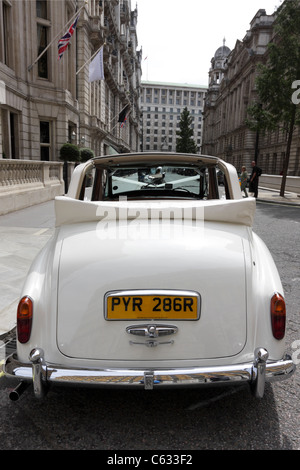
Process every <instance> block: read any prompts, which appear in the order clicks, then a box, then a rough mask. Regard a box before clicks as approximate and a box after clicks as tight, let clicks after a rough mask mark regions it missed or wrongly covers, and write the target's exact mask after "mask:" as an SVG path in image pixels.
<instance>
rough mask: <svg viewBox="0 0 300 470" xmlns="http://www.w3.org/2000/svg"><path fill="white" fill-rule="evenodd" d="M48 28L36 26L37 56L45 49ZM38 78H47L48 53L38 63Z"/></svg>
mask: <svg viewBox="0 0 300 470" xmlns="http://www.w3.org/2000/svg"><path fill="white" fill-rule="evenodd" d="M47 30H48V28H47V27H46V26H43V25H41V24H39V23H38V24H37V47H38V51H37V53H38V56H39V55H40V54H41V53H42V52H43V50H44V49H45V47H47V36H48V32H47ZM38 76H39V77H40V78H48V51H46V52H45V53H44V54H43V55H42V57H41V58H40V59H39V61H38Z"/></svg>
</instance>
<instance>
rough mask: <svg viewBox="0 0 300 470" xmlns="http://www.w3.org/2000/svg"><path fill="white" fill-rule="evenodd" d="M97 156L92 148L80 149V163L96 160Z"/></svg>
mask: <svg viewBox="0 0 300 470" xmlns="http://www.w3.org/2000/svg"><path fill="white" fill-rule="evenodd" d="M94 156H95V154H94V152H93V150H91V149H90V148H85V147H84V148H82V149H80V161H82V162H87V161H88V160H90V159H91V158H94Z"/></svg>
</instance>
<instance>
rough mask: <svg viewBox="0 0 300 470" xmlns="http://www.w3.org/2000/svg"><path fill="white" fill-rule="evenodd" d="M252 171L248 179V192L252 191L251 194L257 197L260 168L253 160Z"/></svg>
mask: <svg viewBox="0 0 300 470" xmlns="http://www.w3.org/2000/svg"><path fill="white" fill-rule="evenodd" d="M251 166H252V173H251V176H250V181H249V192H250V193H254V194H253V196H254V197H255V198H257V196H258V179H259V177H260V175H261V169H260V168H259V167H258V166H257V165H256V163H255V162H254V161H253V162H251Z"/></svg>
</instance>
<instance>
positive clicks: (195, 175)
mask: <svg viewBox="0 0 300 470" xmlns="http://www.w3.org/2000/svg"><path fill="white" fill-rule="evenodd" d="M107 176H108V178H107V182H106V185H105V191H104V199H115V198H118V197H121V196H127V197H132V198H145V197H160V198H161V197H167V198H170V197H171V198H172V197H175V198H178V197H180V198H182V197H183V198H186V197H188V198H198V199H200V198H204V197H206V189H207V183H206V181H207V177H206V172H205V169H201V170H199V169H197V170H195V169H193V168H187V167H183V166H165V165H161V166H154V167H143V166H141V167H139V168H134V169H132V168H122V169H121V168H118V169H111V170H110V171H108V175H107Z"/></svg>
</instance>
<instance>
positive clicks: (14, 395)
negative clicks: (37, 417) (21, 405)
mask: <svg viewBox="0 0 300 470" xmlns="http://www.w3.org/2000/svg"><path fill="white" fill-rule="evenodd" d="M28 387H29V383H27V382H20V383H19V384H18V385H17V386H16V388H15V389H14V390H12V391H11V392H10V394H9V398H10V399H11V400H12V401H17V400H19V398H20V396H21V395H22V394H23V393H24V392H25V390H26V389H27V388H28Z"/></svg>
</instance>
